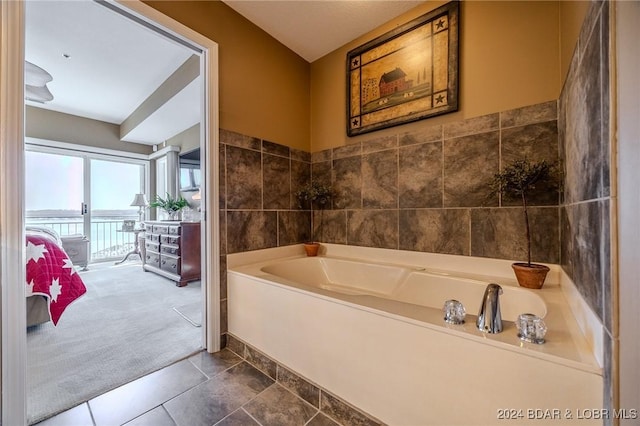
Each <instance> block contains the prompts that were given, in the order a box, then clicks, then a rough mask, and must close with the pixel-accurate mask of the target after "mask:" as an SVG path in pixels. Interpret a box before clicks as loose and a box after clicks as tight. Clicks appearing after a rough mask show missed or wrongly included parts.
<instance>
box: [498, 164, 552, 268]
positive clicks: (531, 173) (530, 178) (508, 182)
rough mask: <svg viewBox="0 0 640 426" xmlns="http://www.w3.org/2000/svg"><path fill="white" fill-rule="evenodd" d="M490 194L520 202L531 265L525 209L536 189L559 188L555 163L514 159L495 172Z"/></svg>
mask: <svg viewBox="0 0 640 426" xmlns="http://www.w3.org/2000/svg"><path fill="white" fill-rule="evenodd" d="M490 187H491V191H492V194H500V195H502V196H503V199H504V197H506V198H510V199H514V200H517V199H519V200H520V201H521V202H522V209H523V214H524V223H525V229H526V237H527V264H528V266H531V231H530V227H529V213H528V211H527V207H528V200H529V196H530V195H531V194H532V193H533V192H535V191H537V190H542V189H544V190H546V191H549V190H555V191H557V190H559V179H558V172H557V169H556V167H555V165H551V164H549V163H547V162H546V161H545V160H542V161H537V162H532V161H529V160H528V159H526V158H524V159H520V160H515V161H514V162H513V163H511V164H509V165H508V166H507V167H505V168H504V169H503V170H502V172H500V173H496V174H495V175H494V177H493V180H492V181H491V184H490Z"/></svg>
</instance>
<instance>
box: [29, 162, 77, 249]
mask: <svg viewBox="0 0 640 426" xmlns="http://www.w3.org/2000/svg"><path fill="white" fill-rule="evenodd" d="M25 174H26V176H25V183H26V197H25V204H26V222H27V225H43V226H47V227H49V228H53V229H54V230H56V231H57V232H58V234H60V235H61V236H62V235H74V234H85V224H84V218H83V207H84V199H85V198H84V174H85V173H84V159H83V158H82V157H80V156H73V155H64V154H57V153H51V152H36V151H27V152H26V153H25Z"/></svg>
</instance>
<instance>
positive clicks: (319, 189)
mask: <svg viewBox="0 0 640 426" xmlns="http://www.w3.org/2000/svg"><path fill="white" fill-rule="evenodd" d="M333 196H334V192H333V188H331V186H330V185H324V184H322V183H320V182H313V181H312V182H310V183H308V184H307V185H305V186H304V187H302V188H301V189H300V190H299V191H297V192H296V198H297V199H298V207H300V208H301V209H311V241H309V242H307V243H305V244H304V249H305V251H306V252H307V256H316V255H317V254H318V249H319V248H320V244H319V243H318V242H317V241H316V239H315V226H314V223H313V219H314V215H313V211H314V209H316V210H320V224H319V225H318V232H319V233H320V235H322V225H323V222H324V216H323V211H324V209H326V208H327V207H328V206H329V205H330V203H331V199H332V198H333Z"/></svg>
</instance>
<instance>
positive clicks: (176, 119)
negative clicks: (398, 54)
mask: <svg viewBox="0 0 640 426" xmlns="http://www.w3.org/2000/svg"><path fill="white" fill-rule="evenodd" d="M224 2H225V3H226V4H227V5H229V6H230V7H232V8H233V9H235V10H236V11H238V12H239V13H240V14H242V15H243V16H245V17H246V18H247V19H249V20H250V21H252V22H253V23H255V24H256V25H258V26H259V27H261V28H262V29H263V30H265V31H266V32H267V33H269V34H271V35H272V36H273V37H274V38H276V39H277V40H279V41H280V42H281V43H283V44H284V45H285V46H287V47H289V48H290V49H291V50H293V51H294V52H296V53H297V54H298V55H300V56H301V57H302V58H304V59H306V60H307V61H309V62H312V61H314V60H316V59H318V58H320V57H322V56H324V55H325V54H327V53H329V52H331V51H333V50H335V49H337V48H339V47H341V46H342V45H344V44H345V43H348V42H349V41H351V40H353V39H355V38H357V37H359V36H360V35H362V34H365V33H367V32H368V31H370V30H372V29H374V28H376V27H378V26H380V25H381V24H383V23H384V22H387V21H389V20H390V19H393V18H394V17H396V16H398V15H400V14H402V13H404V12H405V11H407V10H409V9H411V8H413V7H415V6H417V5H418V4H420V3H423V1H406V0H373V1H371V0H338V1H335V0H294V1H272V0H267V1H264V0H263V1H246V0H224ZM192 54H193V52H192V51H191V50H189V49H188V48H186V47H184V46H182V45H179V44H177V43H175V42H174V41H171V40H168V39H166V38H163V37H161V36H159V35H158V34H156V33H155V32H153V31H151V30H150V29H148V28H145V27H142V26H140V25H138V24H136V23H133V22H132V21H129V20H128V19H126V18H124V17H122V16H121V15H119V14H117V13H115V12H113V11H112V10H110V9H108V8H106V7H104V6H102V5H100V4H98V3H95V2H93V1H89V0H82V1H69V0H67V1H64V0H46V1H36V0H30V1H27V2H26V46H25V59H26V60H27V61H29V62H32V63H34V64H36V65H38V66H39V67H42V68H44V69H45V70H46V71H48V72H49V73H50V74H51V75H52V76H53V81H52V82H50V83H48V87H49V89H50V90H51V92H52V93H53V96H54V100H53V101H51V102H48V103H46V104H44V105H43V104H38V103H33V102H30V101H29V102H27V104H29V105H33V106H36V107H40V108H46V109H50V110H54V111H59V112H64V113H68V114H73V115H78V116H81V117H87V118H91V119H95V120H101V121H106V122H109V123H113V124H118V125H119V124H121V123H122V122H123V121H124V120H125V119H126V118H127V117H128V116H129V115H130V114H131V113H132V112H133V111H135V109H136V108H137V107H138V106H139V105H140V104H142V102H143V101H144V100H145V99H147V98H148V97H149V95H151V94H152V93H153V92H154V91H155V90H156V88H158V86H160V85H161V84H162V83H163V82H164V81H165V80H166V79H167V78H168V77H169V76H170V75H171V74H172V73H173V72H174V71H175V70H176V69H178V68H179V67H180V66H181V65H182V64H183V63H184V62H185V61H186V60H187V59H188V58H189V57H190V56H191V55H192ZM65 56H68V57H65ZM196 86H197V85H194V84H191V85H189V86H187V88H185V91H184V93H182V92H181V93H179V94H178V95H176V96H174V98H172V99H171V100H169V102H168V103H167V105H165V106H164V107H162V108H160V110H158V111H157V112H156V113H154V114H151V115H150V116H149V119H148V120H145V121H143V122H142V123H141V125H140V126H138V127H137V128H136V129H134V130H133V131H132V132H130V133H128V134H127V139H126V140H128V141H131V142H137V143H144V144H157V143H159V142H162V141H164V140H166V139H168V138H170V137H172V136H174V135H175V134H177V133H179V132H180V131H182V130H185V129H187V128H189V127H191V126H193V124H195V123H197V122H199V120H200V111H199V99H200V97H199V93H198V90H197V87H196ZM174 102H175V104H174ZM178 102H179V103H178ZM194 105H195V106H197V107H194Z"/></svg>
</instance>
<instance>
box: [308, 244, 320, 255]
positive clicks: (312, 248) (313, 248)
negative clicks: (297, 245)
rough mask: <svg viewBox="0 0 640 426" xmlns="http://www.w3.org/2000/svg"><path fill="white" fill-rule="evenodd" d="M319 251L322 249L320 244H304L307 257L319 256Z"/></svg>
mask: <svg viewBox="0 0 640 426" xmlns="http://www.w3.org/2000/svg"><path fill="white" fill-rule="evenodd" d="M318 249H320V244H319V243H304V251H306V252H307V256H317V255H318Z"/></svg>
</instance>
